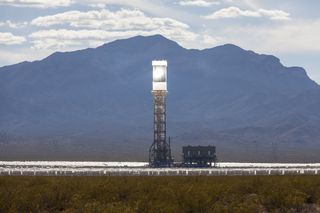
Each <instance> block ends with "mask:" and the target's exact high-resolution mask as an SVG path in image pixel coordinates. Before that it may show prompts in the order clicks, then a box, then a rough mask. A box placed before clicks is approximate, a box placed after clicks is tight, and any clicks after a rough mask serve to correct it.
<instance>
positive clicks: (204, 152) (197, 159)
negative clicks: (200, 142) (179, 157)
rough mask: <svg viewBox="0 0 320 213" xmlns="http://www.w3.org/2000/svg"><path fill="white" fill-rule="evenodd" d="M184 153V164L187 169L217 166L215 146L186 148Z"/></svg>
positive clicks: (183, 149)
mask: <svg viewBox="0 0 320 213" xmlns="http://www.w3.org/2000/svg"><path fill="white" fill-rule="evenodd" d="M182 153H183V162H182V164H183V166H186V167H210V166H215V164H216V160H217V158H216V147H215V146H184V147H182Z"/></svg>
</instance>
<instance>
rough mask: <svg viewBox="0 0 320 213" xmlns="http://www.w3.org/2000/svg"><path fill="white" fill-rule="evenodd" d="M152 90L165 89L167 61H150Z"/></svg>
mask: <svg viewBox="0 0 320 213" xmlns="http://www.w3.org/2000/svg"><path fill="white" fill-rule="evenodd" d="M152 67H153V72H152V78H153V82H152V90H153V91H156V90H164V91H167V61H165V60H162V61H152Z"/></svg>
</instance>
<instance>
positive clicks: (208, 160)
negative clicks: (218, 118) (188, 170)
mask: <svg viewBox="0 0 320 213" xmlns="http://www.w3.org/2000/svg"><path fill="white" fill-rule="evenodd" d="M167 66H168V63H167V61H165V60H160V61H152V94H153V143H152V145H151V147H150V149H149V166H150V167H154V168H159V167H172V166H173V167H211V166H212V163H213V165H214V166H215V165H216V155H215V152H216V148H215V146H185V147H183V149H182V151H183V162H180V163H179V162H175V163H174V162H173V158H172V156H171V147H170V146H171V143H170V137H169V139H168V140H167V122H166V116H167V114H166V97H167V93H168V89H167Z"/></svg>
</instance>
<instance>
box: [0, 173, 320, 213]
mask: <svg viewBox="0 0 320 213" xmlns="http://www.w3.org/2000/svg"><path fill="white" fill-rule="evenodd" d="M319 203H320V176H319V177H318V176H256V177H255V176H243V177H239V176H238V177H0V212H121V213H125V212H166V213H167V212H175V213H179V212H190V213H191V212H197V213H198V212H219V213H221V212H245V213H248V212H249V213H250V212H320V210H319V209H318V210H317V206H319V205H318V204H319Z"/></svg>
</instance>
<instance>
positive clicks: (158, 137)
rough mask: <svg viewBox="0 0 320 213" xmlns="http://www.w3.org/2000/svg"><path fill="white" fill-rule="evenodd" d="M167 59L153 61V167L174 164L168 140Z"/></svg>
mask: <svg viewBox="0 0 320 213" xmlns="http://www.w3.org/2000/svg"><path fill="white" fill-rule="evenodd" d="M167 65H168V64H167V61H164V60H162V61H152V67H153V71H152V78H153V80H152V94H153V110H154V112H153V114H154V138H153V143H152V145H151V147H150V150H149V165H150V166H151V167H170V166H171V164H172V158H171V149H170V140H169V143H168V142H167V130H166V96H167V93H168V90H167Z"/></svg>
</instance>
